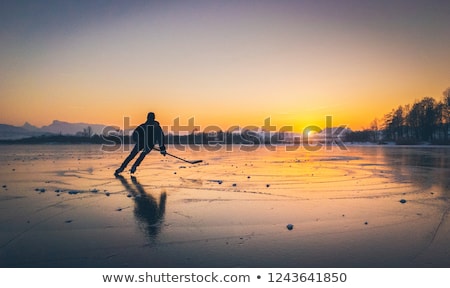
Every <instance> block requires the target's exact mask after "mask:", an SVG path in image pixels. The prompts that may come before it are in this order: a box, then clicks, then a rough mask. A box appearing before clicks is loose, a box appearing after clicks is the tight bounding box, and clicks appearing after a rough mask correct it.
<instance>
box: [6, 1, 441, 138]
mask: <svg viewBox="0 0 450 288" xmlns="http://www.w3.org/2000/svg"><path fill="white" fill-rule="evenodd" d="M11 2H12V3H11V4H6V5H4V6H5V7H2V9H1V11H2V12H1V13H2V15H0V16H2V17H0V19H2V20H0V24H2V25H0V26H1V27H2V28H1V30H0V37H1V38H0V60H1V63H2V65H1V67H0V95H1V98H0V107H1V108H0V109H1V114H0V123H4V124H12V125H22V124H23V123H24V122H25V121H28V122H30V123H31V124H33V125H36V126H42V125H48V124H50V123H51V122H52V120H54V119H58V120H62V121H68V122H88V123H93V124H95V123H102V124H110V125H120V126H122V123H123V117H125V116H127V117H131V122H132V123H134V124H138V123H140V122H142V121H144V120H145V116H146V114H147V112H148V111H154V112H156V114H157V118H158V119H159V121H160V122H161V124H163V125H171V124H172V123H173V121H174V119H175V118H177V117H179V118H180V121H181V123H187V120H188V119H189V118H191V117H195V123H196V124H198V125H200V126H201V128H204V127H206V126H208V125H216V126H220V127H222V128H223V129H224V130H226V129H227V128H229V127H230V126H232V125H239V126H241V127H242V126H246V125H257V126H261V125H263V123H264V119H265V118H267V117H271V119H272V123H273V125H276V126H277V127H281V126H293V127H294V129H295V130H296V131H301V129H303V127H304V126H308V125H318V126H323V125H324V124H325V116H327V115H331V116H333V124H336V125H341V124H344V125H349V127H350V128H352V129H361V128H364V127H368V126H369V124H370V122H371V121H372V120H373V119H374V118H375V117H378V118H381V117H382V116H383V115H384V114H385V113H387V112H389V111H390V110H391V109H392V108H395V107H397V106H398V105H403V104H408V103H413V102H414V101H415V100H419V99H421V98H423V97H425V96H431V97H435V98H436V99H437V100H440V99H441V98H442V91H444V90H445V89H446V88H447V87H449V86H450V77H449V76H450V66H449V65H448V63H450V53H448V47H450V36H449V33H448V27H450V20H449V17H448V15H449V13H450V9H449V7H450V5H449V4H448V3H440V2H443V1H434V2H433V1H431V2H427V1H396V2H395V3H391V2H392V1H273V2H262V1H247V2H245V4H243V3H241V2H240V1H239V2H234V1H231V2H230V1H222V2H216V1H210V2H206V3H205V2H202V3H201V4H199V3H200V2H198V1H186V2H184V1H183V2H176V3H171V4H168V3H165V4H164V3H159V4H155V3H152V2H146V4H142V1H126V2H123V1H111V3H110V4H109V6H106V7H105V5H101V3H98V4H96V3H97V1H92V3H91V4H79V6H73V5H72V6H67V5H65V4H56V5H54V3H53V4H52V5H50V4H48V3H46V1H38V2H39V3H37V4H34V5H28V6H26V5H23V4H20V3H19V4H17V3H14V2H15V1H11ZM144 2H145V1H144ZM317 2H320V3H317ZM373 2H377V3H373ZM125 3H126V4H125ZM89 5H90V6H89Z"/></svg>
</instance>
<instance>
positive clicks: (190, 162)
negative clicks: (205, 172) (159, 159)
mask: <svg viewBox="0 0 450 288" xmlns="http://www.w3.org/2000/svg"><path fill="white" fill-rule="evenodd" d="M153 149H155V150H156V151H160V152H161V150H159V149H158V148H153ZM166 154H167V155H169V156H172V157H173V158H177V159H178V160H181V161H184V162H187V163H189V164H197V163H201V162H203V160H193V161H189V160H186V159H183V158H180V157H178V156H175V155H173V154H170V153H169V152H166Z"/></svg>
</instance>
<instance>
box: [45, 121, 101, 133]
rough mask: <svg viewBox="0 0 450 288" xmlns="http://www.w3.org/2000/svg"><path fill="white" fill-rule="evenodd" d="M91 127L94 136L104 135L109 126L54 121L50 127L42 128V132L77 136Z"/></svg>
mask: <svg viewBox="0 0 450 288" xmlns="http://www.w3.org/2000/svg"><path fill="white" fill-rule="evenodd" d="M88 127H91V129H92V135H93V134H98V135H101V134H103V131H104V129H105V127H107V125H103V124H89V123H69V122H63V121H59V120H54V121H53V122H52V124H50V125H48V126H42V128H41V131H43V132H49V133H53V134H63V135H75V134H77V133H78V132H83V130H84V129H87V128H88Z"/></svg>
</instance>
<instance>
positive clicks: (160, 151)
mask: <svg viewBox="0 0 450 288" xmlns="http://www.w3.org/2000/svg"><path fill="white" fill-rule="evenodd" d="M159 153H161V155H163V156H166V154H167V152H166V147H165V146H161V147H159Z"/></svg>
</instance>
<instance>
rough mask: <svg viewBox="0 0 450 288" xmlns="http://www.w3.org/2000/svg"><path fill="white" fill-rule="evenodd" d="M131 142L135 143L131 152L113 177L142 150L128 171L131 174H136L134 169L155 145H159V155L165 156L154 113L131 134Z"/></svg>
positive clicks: (159, 129) (162, 133)
mask: <svg viewBox="0 0 450 288" xmlns="http://www.w3.org/2000/svg"><path fill="white" fill-rule="evenodd" d="M132 137H133V140H134V142H135V143H136V145H134V147H133V150H131V152H130V155H128V157H127V158H126V159H125V160H124V161H123V163H122V165H120V167H119V168H118V169H117V170H116V172H114V175H118V174H120V173H121V172H122V171H123V170H124V169H125V167H127V165H128V163H130V161H131V160H133V158H134V157H135V156H136V155H137V154H138V153H139V151H141V150H142V152H141V155H139V157H138V159H136V162H134V164H133V166H132V167H131V169H130V172H131V174H133V173H134V172H136V168H137V167H138V166H139V164H141V162H142V160H144V158H145V156H146V155H147V154H148V153H150V151H152V149H153V147H154V146H155V144H156V143H158V144H159V150H160V153H161V154H162V155H164V156H166V154H167V152H166V146H165V145H164V132H163V131H162V129H161V126H159V123H158V121H155V113H153V112H150V113H148V115H147V121H146V122H145V123H142V124H141V125H139V126H138V127H137V128H136V129H135V130H134V131H133V134H132Z"/></svg>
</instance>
